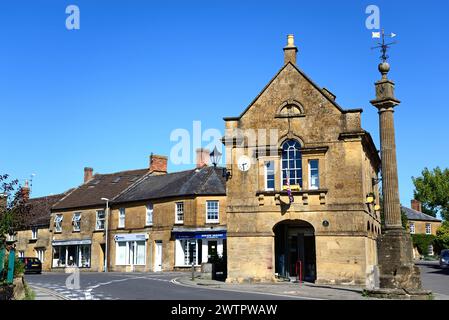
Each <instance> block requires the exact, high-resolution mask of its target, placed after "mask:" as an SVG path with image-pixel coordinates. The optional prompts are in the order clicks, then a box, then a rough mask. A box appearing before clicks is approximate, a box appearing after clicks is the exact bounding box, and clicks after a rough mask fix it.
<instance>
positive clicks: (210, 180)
mask: <svg viewBox="0 0 449 320" xmlns="http://www.w3.org/2000/svg"><path fill="white" fill-rule="evenodd" d="M222 170H223V169H222V168H215V167H203V168H201V169H192V170H186V171H179V172H173V173H168V174H165V175H154V176H152V175H147V176H145V177H144V178H143V179H142V180H141V181H139V182H138V183H136V184H135V185H133V186H132V187H130V188H129V189H128V190H126V191H125V192H123V193H122V194H120V195H119V196H117V197H116V198H115V199H113V201H112V203H123V202H133V201H143V200H151V199H161V198H169V197H181V196H197V195H226V178H224V177H223V174H222V172H223V171H222Z"/></svg>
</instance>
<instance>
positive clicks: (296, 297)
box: [170, 278, 326, 300]
mask: <svg viewBox="0 0 449 320" xmlns="http://www.w3.org/2000/svg"><path fill="white" fill-rule="evenodd" d="M178 279H179V278H174V279H172V280H171V281H170V282H171V283H173V284H175V285H178V286H183V287H188V288H197V289H208V290H221V291H230V292H239V293H253V294H261V295H267V296H277V297H284V298H294V299H305V300H326V299H320V298H309V297H299V296H289V295H285V294H278V293H267V292H255V291H240V290H236V289H225V288H211V287H206V286H204V287H201V288H199V287H198V286H193V285H188V284H184V283H181V282H179V281H178Z"/></svg>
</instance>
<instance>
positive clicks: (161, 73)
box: [0, 0, 449, 205]
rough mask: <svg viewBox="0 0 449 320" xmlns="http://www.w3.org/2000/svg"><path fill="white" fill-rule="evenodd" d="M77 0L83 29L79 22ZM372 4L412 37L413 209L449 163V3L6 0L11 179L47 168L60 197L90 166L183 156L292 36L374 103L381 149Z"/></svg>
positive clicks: (351, 97)
mask: <svg viewBox="0 0 449 320" xmlns="http://www.w3.org/2000/svg"><path fill="white" fill-rule="evenodd" d="M70 4H75V5H78V6H79V8H80V11H81V28H80V30H74V31H73V30H72V31H69V30H67V29H66V28H65V20H66V17H67V14H66V13H65V9H66V7H67V6H68V5H70ZM369 4H375V5H378V6H379V7H380V10H381V27H384V28H386V30H387V31H393V32H395V33H397V34H398V37H397V41H398V42H399V43H398V44H397V45H396V46H394V47H393V48H392V50H391V52H390V55H391V58H390V63H391V65H392V70H391V72H390V78H391V79H393V80H394V81H395V82H396V95H397V97H398V98H399V99H400V100H401V101H402V104H401V105H400V106H399V107H398V108H397V109H396V113H395V121H396V142H397V151H398V166H399V182H400V195H401V202H402V203H403V204H406V205H408V204H409V203H410V199H411V198H412V196H413V184H412V181H411V176H417V175H419V174H420V172H421V170H422V169H423V168H424V167H426V166H427V167H429V168H434V167H436V166H441V167H448V162H449V160H448V159H449V139H448V138H449V134H448V129H447V127H448V119H449V106H448V102H447V98H446V96H447V93H448V92H449V90H448V89H449V81H448V76H449V63H448V60H447V58H448V57H449V42H448V41H447V40H448V31H449V28H448V24H447V21H446V20H447V17H446V15H447V12H449V2H448V1H447V0H440V1H436V0H435V1H426V2H425V4H424V3H421V4H420V5H418V4H416V3H415V2H413V1H338V2H337V1H269V2H268V1H220V0H213V1H211V0H208V1H185V0H184V1H137V0H135V1H124V0H123V1H118V0H117V1H110V0H109V1H106V0H103V1H100V0H86V1H85V0H71V1H55V0H39V1H20V0H15V1H2V2H1V3H0V39H1V50H0V111H1V128H2V134H3V141H2V149H1V150H2V151H1V157H0V173H8V174H10V175H11V176H12V177H16V178H19V179H21V181H24V179H26V178H28V177H29V176H30V175H31V174H32V173H35V174H36V176H35V177H34V181H33V192H32V196H34V197H37V196H42V195H46V194H50V193H53V194H54V193H59V192H62V191H64V190H66V189H68V188H70V187H73V186H77V185H79V184H80V183H81V182H82V178H83V168H84V167H85V166H91V167H93V168H94V170H95V172H101V173H107V172H114V171H120V170H126V169H134V168H143V167H146V166H147V165H148V156H149V154H150V153H151V152H154V153H157V154H165V155H168V154H169V153H170V149H171V147H172V146H173V145H174V143H173V142H170V133H171V132H172V130H174V129H176V128H185V129H187V130H189V131H191V130H192V122H193V121H195V120H200V121H201V125H202V129H203V130H205V129H208V128H218V129H220V130H223V127H224V123H223V120H222V117H225V116H236V115H239V114H240V113H241V112H242V110H244V109H245V108H246V106H247V105H248V104H249V103H250V102H251V101H252V99H253V98H254V97H255V96H256V95H257V94H258V93H259V92H260V90H261V89H262V88H263V87H264V86H265V84H266V83H267V82H268V81H269V80H270V79H271V78H272V76H273V75H274V74H275V73H276V72H277V71H278V70H279V69H280V67H281V66H282V63H283V51H282V47H283V46H284V45H285V43H286V35H287V34H289V33H293V34H295V39H296V40H295V42H296V44H297V46H298V47H299V53H298V66H299V67H300V68H301V69H303V70H304V71H305V72H306V73H307V74H308V75H309V76H310V77H311V78H312V79H313V80H314V81H315V82H316V83H318V84H319V85H320V86H322V87H326V88H328V89H330V90H331V91H332V92H333V93H335V94H336V95H337V101H338V102H339V103H340V105H342V106H343V107H344V108H346V109H349V108H363V109H364V112H363V115H362V126H363V127H364V129H366V130H368V131H369V132H370V133H371V134H372V136H373V138H374V140H375V142H376V145H377V146H378V147H379V142H378V141H379V138H378V115H377V112H376V110H375V108H374V107H372V106H371V105H370V104H369V100H371V99H373V97H374V85H373V84H374V82H375V81H376V80H377V79H378V78H379V74H378V72H377V64H378V62H379V60H378V56H379V53H378V52H377V51H373V50H371V49H370V47H372V46H373V45H374V44H375V42H374V41H373V40H372V39H371V34H370V30H367V29H366V28H365V20H366V17H367V15H366V14H365V8H366V7H367V6H368V5H369ZM188 167H189V166H186V165H182V166H175V165H173V164H169V171H177V170H182V169H186V168H188ZM190 167H191V166H190Z"/></svg>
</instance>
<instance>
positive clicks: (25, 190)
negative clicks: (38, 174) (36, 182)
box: [21, 180, 30, 201]
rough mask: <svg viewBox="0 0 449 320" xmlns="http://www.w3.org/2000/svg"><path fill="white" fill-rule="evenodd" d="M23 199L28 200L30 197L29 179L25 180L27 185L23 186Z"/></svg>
mask: <svg viewBox="0 0 449 320" xmlns="http://www.w3.org/2000/svg"><path fill="white" fill-rule="evenodd" d="M21 193H22V199H23V200H24V201H28V200H29V199H30V187H29V185H28V180H25V185H24V186H23V187H22V188H21Z"/></svg>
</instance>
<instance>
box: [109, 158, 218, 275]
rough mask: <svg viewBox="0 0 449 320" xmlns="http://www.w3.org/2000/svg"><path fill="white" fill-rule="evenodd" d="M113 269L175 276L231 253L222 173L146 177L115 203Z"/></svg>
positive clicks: (199, 168) (199, 170) (206, 169)
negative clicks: (171, 272)
mask: <svg viewBox="0 0 449 320" xmlns="http://www.w3.org/2000/svg"><path fill="white" fill-rule="evenodd" d="M109 232H110V234H111V237H110V243H109V248H110V249H109V252H110V255H109V270H111V271H171V270H179V269H185V268H190V267H191V264H192V262H193V263H194V264H195V266H197V267H199V266H200V265H201V263H202V262H207V261H208V258H209V256H210V255H214V254H217V255H223V254H224V252H226V188H225V179H224V178H223V174H222V169H221V168H215V167H210V166H209V167H208V166H204V165H201V164H200V165H198V166H197V168H195V169H192V170H186V171H180V172H174V173H168V174H166V175H157V176H151V175H147V176H145V177H144V178H143V179H142V180H141V181H139V182H138V183H136V184H135V185H133V186H132V187H130V188H128V189H127V190H126V191H125V192H123V193H122V194H120V195H119V196H117V197H116V198H115V199H114V200H113V201H112V203H111V219H110V231H109Z"/></svg>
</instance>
